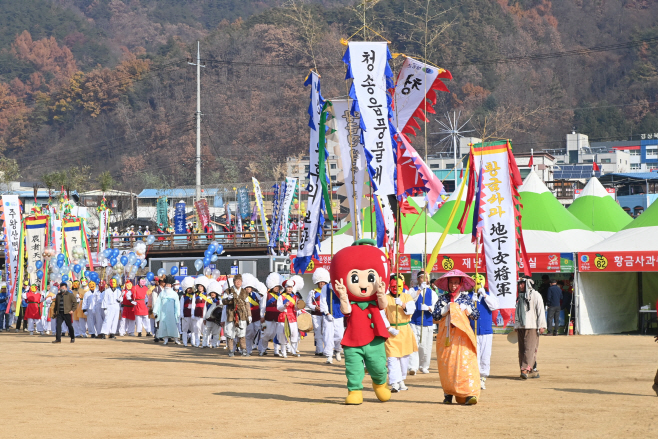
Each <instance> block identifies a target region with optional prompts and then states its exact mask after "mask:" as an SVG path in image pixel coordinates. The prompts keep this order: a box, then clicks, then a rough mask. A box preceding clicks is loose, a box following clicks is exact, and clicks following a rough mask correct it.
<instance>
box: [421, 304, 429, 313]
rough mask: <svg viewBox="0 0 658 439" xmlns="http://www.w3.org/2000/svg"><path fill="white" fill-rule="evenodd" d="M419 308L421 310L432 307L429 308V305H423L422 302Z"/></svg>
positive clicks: (427, 309)
mask: <svg viewBox="0 0 658 439" xmlns="http://www.w3.org/2000/svg"><path fill="white" fill-rule="evenodd" d="M420 309H421V310H422V311H431V310H432V308H430V306H429V305H425V304H424V303H423V304H422V305H420Z"/></svg>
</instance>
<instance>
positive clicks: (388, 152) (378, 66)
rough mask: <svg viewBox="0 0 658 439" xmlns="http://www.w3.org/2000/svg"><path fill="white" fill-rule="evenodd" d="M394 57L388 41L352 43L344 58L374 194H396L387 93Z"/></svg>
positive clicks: (354, 112)
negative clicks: (350, 80)
mask: <svg viewBox="0 0 658 439" xmlns="http://www.w3.org/2000/svg"><path fill="white" fill-rule="evenodd" d="M389 59H391V54H390V52H389V51H388V46H387V43H385V42H350V43H349V46H348V48H347V51H346V52H345V55H344V56H343V62H344V63H345V64H347V75H346V79H350V78H351V79H352V86H351V87H350V92H349V96H350V97H351V98H352V99H353V101H352V108H351V113H352V115H353V116H354V115H356V113H357V112H358V113H360V116H361V118H360V127H361V130H362V132H361V137H362V141H361V143H363V145H364V148H365V154H366V161H367V163H368V173H369V174H370V179H371V181H372V182H373V187H374V191H375V194H377V195H379V196H381V197H384V196H387V195H395V194H396V189H395V183H396V165H395V151H394V149H393V145H394V140H393V136H394V135H395V134H396V130H395V128H394V127H393V125H391V123H390V122H389V118H392V116H393V111H392V108H391V103H392V98H391V96H390V95H389V94H388V93H387V90H388V89H389V88H392V86H393V71H392V70H391V67H390V66H389V65H388V60H389Z"/></svg>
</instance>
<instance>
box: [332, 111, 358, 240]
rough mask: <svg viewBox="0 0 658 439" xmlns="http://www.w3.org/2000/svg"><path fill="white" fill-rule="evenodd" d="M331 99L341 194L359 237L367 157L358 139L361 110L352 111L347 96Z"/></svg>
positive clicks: (356, 237)
mask: <svg viewBox="0 0 658 439" xmlns="http://www.w3.org/2000/svg"><path fill="white" fill-rule="evenodd" d="M332 103H333V104H334V112H335V114H336V137H337V139H338V148H335V150H336V151H337V152H338V154H337V155H338V156H339V157H340V167H341V171H340V173H339V175H338V178H337V179H339V180H340V181H342V182H343V183H344V184H343V186H342V188H341V189H344V190H345V193H344V195H345V196H346V197H347V202H348V203H349V207H350V217H351V218H352V224H356V225H357V227H356V236H355V239H361V238H362V235H361V234H362V228H361V217H360V215H359V213H360V212H361V204H362V201H363V187H364V182H365V175H366V158H365V155H364V153H363V144H362V143H361V128H360V126H359V125H360V113H355V114H354V115H351V114H350V108H349V104H348V102H347V100H335V101H332ZM341 192H342V191H341ZM355 201H356V203H355Z"/></svg>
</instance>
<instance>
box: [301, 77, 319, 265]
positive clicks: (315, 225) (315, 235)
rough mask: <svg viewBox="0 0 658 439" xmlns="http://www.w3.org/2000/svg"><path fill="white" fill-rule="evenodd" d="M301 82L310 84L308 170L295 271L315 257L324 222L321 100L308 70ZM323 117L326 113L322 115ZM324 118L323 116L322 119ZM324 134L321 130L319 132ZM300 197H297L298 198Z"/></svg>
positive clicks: (316, 78)
mask: <svg viewBox="0 0 658 439" xmlns="http://www.w3.org/2000/svg"><path fill="white" fill-rule="evenodd" d="M304 85H305V86H309V85H310V86H311V96H310V98H311V99H310V101H311V102H310V103H309V106H308V114H309V116H310V117H309V121H308V126H309V128H311V131H310V134H311V135H310V141H309V165H310V167H309V173H308V186H307V187H306V190H307V191H308V206H307V211H306V215H305V216H304V230H303V233H302V234H301V236H300V241H299V245H298V250H297V257H296V258H295V261H294V269H295V272H296V273H303V272H305V271H306V268H307V267H308V264H310V263H311V258H313V257H315V258H317V257H318V246H319V244H320V239H321V238H322V226H323V224H324V215H323V208H324V201H323V196H322V186H321V184H320V162H321V161H324V160H326V158H325V157H321V156H320V132H321V131H322V130H321V127H320V118H321V116H322V114H323V111H322V109H323V108H324V103H325V100H324V98H323V97H322V94H321V92H320V77H319V76H318V74H317V73H315V72H311V73H309V75H308V76H307V77H306V80H305V81H304ZM325 117H326V116H325ZM325 121H326V119H325ZM322 134H323V135H324V134H325V133H324V132H323V133H322ZM300 201H301V200H300Z"/></svg>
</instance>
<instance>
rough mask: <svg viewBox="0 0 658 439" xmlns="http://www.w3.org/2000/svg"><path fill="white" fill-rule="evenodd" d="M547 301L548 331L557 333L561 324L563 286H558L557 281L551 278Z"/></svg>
mask: <svg viewBox="0 0 658 439" xmlns="http://www.w3.org/2000/svg"><path fill="white" fill-rule="evenodd" d="M546 297H547V302H546V309H547V310H548V333H549V334H550V333H553V335H554V336H555V335H557V328H558V326H559V325H560V310H561V309H562V307H561V306H560V301H561V300H562V297H563V295H562V288H560V287H558V286H557V281H556V280H555V279H551V286H550V287H548V291H547V293H546Z"/></svg>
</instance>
